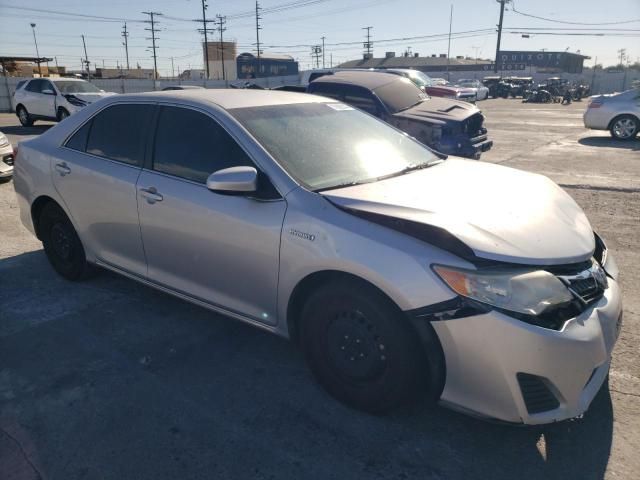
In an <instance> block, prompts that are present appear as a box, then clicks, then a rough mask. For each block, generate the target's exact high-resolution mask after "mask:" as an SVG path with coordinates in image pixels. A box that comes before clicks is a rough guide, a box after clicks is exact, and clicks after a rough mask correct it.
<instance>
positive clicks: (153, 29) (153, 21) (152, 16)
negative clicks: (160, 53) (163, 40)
mask: <svg viewBox="0 0 640 480" xmlns="http://www.w3.org/2000/svg"><path fill="white" fill-rule="evenodd" d="M142 13H144V14H145V15H149V20H145V21H144V23H149V24H151V28H145V30H147V31H149V32H151V38H149V37H146V39H147V40H151V49H152V52H153V79H154V80H158V57H157V55H156V49H157V48H158V47H157V46H156V40H158V38H157V37H156V31H157V30H156V23H157V20H156V19H155V16H156V15H158V16H161V15H162V13H160V12H142ZM154 88H155V83H154Z"/></svg>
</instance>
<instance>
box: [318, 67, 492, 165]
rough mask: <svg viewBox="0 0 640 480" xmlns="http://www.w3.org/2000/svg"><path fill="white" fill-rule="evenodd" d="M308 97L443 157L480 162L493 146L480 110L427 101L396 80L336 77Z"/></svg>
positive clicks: (322, 81)
mask: <svg viewBox="0 0 640 480" xmlns="http://www.w3.org/2000/svg"><path fill="white" fill-rule="evenodd" d="M307 92H308V93H314V94H317V95H323V96H325V97H330V98H334V99H336V100H340V101H342V102H344V103H348V104H349V105H352V106H354V107H357V108H359V109H361V110H364V111H365V112H367V113H370V114H371V115H374V116H376V117H378V118H380V119H382V120H384V121H385V122H387V123H390V124H391V125H393V126H395V127H396V128H399V129H400V130H402V131H404V132H406V133H408V134H409V135H412V136H414V137H415V138H417V139H418V140H419V141H421V142H422V143H424V144H425V145H428V146H429V147H430V148H433V149H434V150H437V151H439V152H442V153H444V154H451V155H458V156H462V157H469V158H475V159H478V158H480V155H481V154H482V152H486V151H487V150H489V149H490V148H491V147H492V145H493V141H492V140H489V139H488V136H487V129H486V128H484V117H483V116H482V113H481V112H480V110H479V109H478V107H476V106H475V105H471V104H469V103H467V102H461V101H458V100H451V99H448V98H439V97H429V96H428V95H427V94H425V93H424V92H423V91H422V90H421V89H419V88H418V87H417V86H416V85H414V84H413V83H412V82H411V81H410V80H409V79H408V78H403V76H400V75H397V74H396V75H393V74H391V73H382V72H367V71H362V72H356V71H350V72H337V73H335V74H333V75H326V76H323V77H320V78H318V79H316V80H314V81H313V82H311V83H310V84H309V86H308V87H307Z"/></svg>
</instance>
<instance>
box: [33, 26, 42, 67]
mask: <svg viewBox="0 0 640 480" xmlns="http://www.w3.org/2000/svg"><path fill="white" fill-rule="evenodd" d="M31 30H32V31H33V43H35V44H36V57H38V75H40V77H42V67H41V66H40V53H39V52H38V41H37V40H36V24H35V23H32V24H31Z"/></svg>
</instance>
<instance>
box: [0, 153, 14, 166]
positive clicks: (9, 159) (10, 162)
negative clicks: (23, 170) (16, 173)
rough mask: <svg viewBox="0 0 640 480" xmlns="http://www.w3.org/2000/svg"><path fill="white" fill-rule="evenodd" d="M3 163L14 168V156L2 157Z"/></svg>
mask: <svg viewBox="0 0 640 480" xmlns="http://www.w3.org/2000/svg"><path fill="white" fill-rule="evenodd" d="M2 161H3V162H4V163H6V164H7V165H10V166H13V154H9V155H5V156H4V157H2Z"/></svg>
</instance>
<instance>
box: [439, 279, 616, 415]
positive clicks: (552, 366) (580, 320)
mask: <svg viewBox="0 0 640 480" xmlns="http://www.w3.org/2000/svg"><path fill="white" fill-rule="evenodd" d="M621 320H622V302H621V298H620V291H619V288H618V285H617V283H616V282H615V281H614V280H612V279H609V288H608V289H607V290H606V291H605V295H604V297H603V298H601V299H600V301H598V302H597V303H596V304H595V305H594V306H592V307H591V308H590V309H588V310H586V311H585V312H583V313H582V314H581V315H580V316H578V317H576V318H574V319H571V320H569V321H568V322H567V323H566V324H565V325H564V328H563V329H562V330H561V331H556V330H550V329H545V328H541V327H537V326H533V325H530V324H527V323H525V322H522V321H520V320H516V319H514V318H511V317H509V316H507V315H505V314H502V313H498V312H494V311H491V312H488V313H485V314H480V315H474V316H470V317H465V318H458V319H452V320H442V321H433V322H431V324H432V326H433V328H434V329H435V331H436V334H437V335H438V338H439V340H440V343H441V345H442V350H443V352H444V357H445V363H446V380H445V384H444V389H443V392H442V395H441V402H442V403H443V404H445V405H448V406H451V407H452V408H454V409H458V410H462V411H464V412H466V413H471V414H473V415H476V416H480V417H484V418H487V419H494V420H499V421H503V422H509V423H521V424H529V425H534V424H544V423H550V422H555V421H560V420H565V419H569V418H573V417H576V416H579V415H581V414H583V413H584V412H585V411H586V410H587V409H588V408H589V405H590V404H591V401H592V400H593V398H594V397H595V395H596V393H597V392H598V390H599V389H600V387H601V386H602V384H603V382H604V381H605V379H606V378H607V373H608V371H609V365H610V361H611V351H612V350H613V347H614V345H615V342H616V340H617V338H618V334H619V331H620V327H621Z"/></svg>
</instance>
